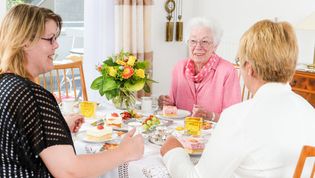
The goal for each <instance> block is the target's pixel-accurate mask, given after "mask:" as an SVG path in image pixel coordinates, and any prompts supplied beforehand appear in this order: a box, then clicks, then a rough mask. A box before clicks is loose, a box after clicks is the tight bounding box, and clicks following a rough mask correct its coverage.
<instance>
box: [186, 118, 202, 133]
mask: <svg viewBox="0 0 315 178" xmlns="http://www.w3.org/2000/svg"><path fill="white" fill-rule="evenodd" d="M202 122H203V119H202V118H201V117H186V118H185V130H186V133H187V134H188V135H192V136H200V135H201V128H202Z"/></svg>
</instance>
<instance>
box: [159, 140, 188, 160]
mask: <svg viewBox="0 0 315 178" xmlns="http://www.w3.org/2000/svg"><path fill="white" fill-rule="evenodd" d="M177 147H182V148H183V145H182V144H181V143H180V142H179V141H178V140H177V139H176V138H175V137H174V136H169V137H167V139H166V141H165V143H164V144H163V145H162V147H161V149H160V153H161V155H162V156H164V155H165V154H166V153H167V152H168V151H170V150H172V149H174V148H177Z"/></svg>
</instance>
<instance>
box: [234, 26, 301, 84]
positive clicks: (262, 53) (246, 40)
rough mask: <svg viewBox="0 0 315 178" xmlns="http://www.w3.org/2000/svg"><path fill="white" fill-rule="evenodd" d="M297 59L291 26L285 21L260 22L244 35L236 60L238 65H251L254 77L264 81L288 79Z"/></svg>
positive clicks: (294, 37) (283, 80)
mask: <svg viewBox="0 0 315 178" xmlns="http://www.w3.org/2000/svg"><path fill="white" fill-rule="evenodd" d="M297 56H298V45H297V40H296V36H295V32H294V30H293V27H292V26H291V25H290V24H289V23H287V22H272V21H270V20H262V21H259V22H257V23H256V24H254V25H253V26H252V27H251V28H250V29H249V30H248V31H246V32H245V33H244V35H243V36H242V38H241V41H240V47H239V50H238V58H239V60H240V62H241V65H244V64H245V62H246V61H247V62H250V63H251V64H252V66H253V70H254V71H256V73H257V75H258V76H259V77H261V79H263V80H264V81H267V82H281V83H287V82H289V81H290V80H291V78H292V76H293V74H294V71H295V67H296V63H297Z"/></svg>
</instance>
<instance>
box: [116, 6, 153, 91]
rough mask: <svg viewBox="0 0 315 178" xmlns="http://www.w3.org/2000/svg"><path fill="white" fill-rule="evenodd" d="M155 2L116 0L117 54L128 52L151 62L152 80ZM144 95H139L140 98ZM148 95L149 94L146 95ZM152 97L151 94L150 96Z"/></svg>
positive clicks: (150, 73)
mask: <svg viewBox="0 0 315 178" xmlns="http://www.w3.org/2000/svg"><path fill="white" fill-rule="evenodd" d="M152 5H153V0H115V53H119V52H120V51H121V50H124V51H128V52H130V53H132V54H134V55H135V56H137V58H138V59H141V60H147V61H149V62H150V64H151V65H150V66H151V68H150V70H149V71H148V72H149V76H151V78H152V67H153V66H152V64H153V52H152V46H151V6H152ZM143 95H144V93H141V92H140V93H138V97H140V96H143ZM146 95H148V94H146ZM149 95H150V94H149Z"/></svg>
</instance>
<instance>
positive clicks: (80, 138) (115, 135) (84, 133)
mask: <svg viewBox="0 0 315 178" xmlns="http://www.w3.org/2000/svg"><path fill="white" fill-rule="evenodd" d="M77 138H78V139H79V140H82V141H84V142H88V143H104V142H107V141H111V140H115V139H119V138H120V137H119V136H118V135H117V134H116V133H113V134H112V138H111V139H107V140H102V141H94V140H88V139H87V138H86V132H79V133H78V134H77Z"/></svg>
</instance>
